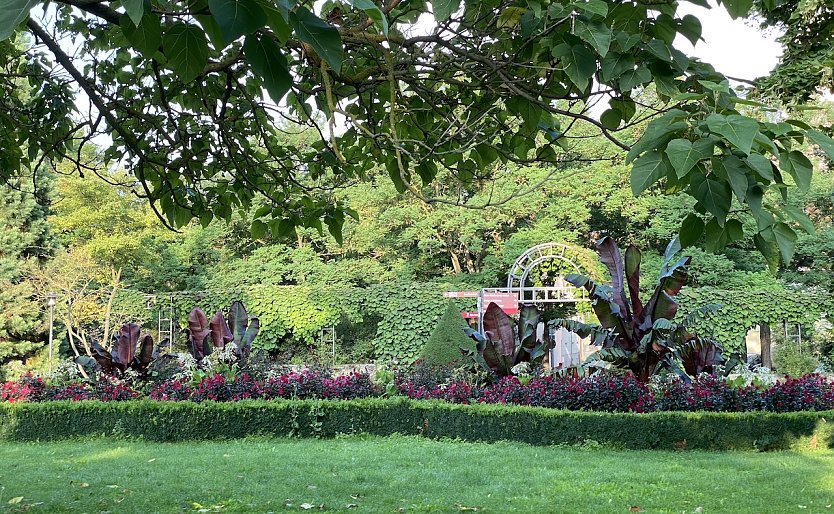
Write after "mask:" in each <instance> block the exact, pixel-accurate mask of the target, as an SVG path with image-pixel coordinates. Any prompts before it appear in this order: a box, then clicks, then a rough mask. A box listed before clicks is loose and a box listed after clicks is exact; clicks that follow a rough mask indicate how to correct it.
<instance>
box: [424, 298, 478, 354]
mask: <svg viewBox="0 0 834 514" xmlns="http://www.w3.org/2000/svg"><path fill="white" fill-rule="evenodd" d="M465 328H467V324H466V322H465V321H464V320H463V318H462V317H461V316H460V309H459V308H458V307H457V305H455V303H454V302H452V301H449V302H447V305H446V312H444V313H443V316H441V317H440V319H439V320H438V322H437V325H435V326H434V330H432V332H431V335H430V336H429V339H428V341H426V344H425V346H423V351H422V352H420V357H419V358H420V359H421V360H422V361H423V362H425V363H426V364H435V365H438V366H445V365H449V364H452V365H454V364H456V363H458V362H460V361H461V360H462V359H463V358H464V357H463V355H462V354H461V350H460V349H461V348H466V349H467V350H472V351H473V352H474V351H475V341H473V340H472V339H470V338H469V337H467V336H466V334H465V333H464V329H465Z"/></svg>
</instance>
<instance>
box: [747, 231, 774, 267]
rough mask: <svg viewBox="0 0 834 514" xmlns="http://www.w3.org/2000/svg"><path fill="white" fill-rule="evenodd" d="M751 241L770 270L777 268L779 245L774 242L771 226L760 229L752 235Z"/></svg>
mask: <svg viewBox="0 0 834 514" xmlns="http://www.w3.org/2000/svg"><path fill="white" fill-rule="evenodd" d="M753 243H754V244H755V245H756V249H757V250H758V251H759V253H761V254H762V256H763V257H764V258H765V261H766V262H767V265H768V267H769V268H770V271H772V272H775V271H776V270H777V269H778V268H779V247H778V246H777V244H776V237H775V236H774V234H773V230H772V229H771V228H769V227H768V228H767V229H765V230H762V231H761V232H759V233H758V234H756V235H755V236H753Z"/></svg>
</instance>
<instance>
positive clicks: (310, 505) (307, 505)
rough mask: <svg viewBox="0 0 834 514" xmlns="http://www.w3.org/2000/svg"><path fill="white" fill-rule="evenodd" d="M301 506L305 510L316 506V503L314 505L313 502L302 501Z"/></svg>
mask: <svg viewBox="0 0 834 514" xmlns="http://www.w3.org/2000/svg"><path fill="white" fill-rule="evenodd" d="M299 507H301V508H302V509H304V510H310V509H312V508H313V507H315V505H313V504H312V503H302V504H301V505H299Z"/></svg>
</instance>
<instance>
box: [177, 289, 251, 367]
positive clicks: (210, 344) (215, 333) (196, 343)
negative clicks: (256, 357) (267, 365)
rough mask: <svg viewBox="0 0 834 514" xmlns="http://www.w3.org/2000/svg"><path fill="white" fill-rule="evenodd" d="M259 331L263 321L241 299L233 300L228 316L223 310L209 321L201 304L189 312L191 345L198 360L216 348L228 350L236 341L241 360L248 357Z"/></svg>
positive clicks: (189, 338) (236, 353)
mask: <svg viewBox="0 0 834 514" xmlns="http://www.w3.org/2000/svg"><path fill="white" fill-rule="evenodd" d="M259 331H260V321H259V320H258V318H256V317H254V316H252V317H250V316H249V314H248V313H247V312H246V307H244V305H243V303H242V302H240V301H234V302H232V305H231V306H230V307H229V314H228V317H224V316H223V311H222V310H220V311H217V312H216V313H215V314H214V316H212V318H211V320H209V319H208V318H207V317H206V314H205V313H204V312H203V310H202V309H200V308H199V307H195V308H194V309H193V310H192V311H191V312H190V313H189V314H188V342H189V347H190V349H191V353H192V355H193V356H194V358H195V359H197V360H198V361H199V360H201V359H203V358H204V357H207V356H209V355H211V353H212V352H213V351H214V350H215V349H218V350H222V349H224V348H225V347H226V345H227V344H229V343H234V344H235V346H236V350H235V355H236V356H237V358H238V359H245V358H248V357H249V354H250V352H251V349H252V342H253V341H254V340H255V337H257V335H258V332H259Z"/></svg>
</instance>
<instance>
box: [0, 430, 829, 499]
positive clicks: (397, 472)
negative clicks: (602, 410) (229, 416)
mask: <svg viewBox="0 0 834 514" xmlns="http://www.w3.org/2000/svg"><path fill="white" fill-rule="evenodd" d="M0 486H2V499H0V508H2V509H6V510H9V511H17V510H21V511H22V510H29V511H31V512H119V513H125V512H177V511H201V510H202V511H203V512H215V511H219V512H285V511H298V512H303V511H311V512H312V511H318V510H326V511H344V512H457V511H464V510H474V509H477V511H478V512H500V513H503V512H593V513H598V512H612V513H622V512H638V511H639V512H646V513H652V512H677V513H692V512H697V513H700V512H703V513H710V512H732V513H744V512H751V513H753V512H755V513H762V512H780V513H781V512H834V506H832V504H834V453H832V452H811V453H802V454H799V453H791V452H776V453H766V454H764V453H746V452H723V453H710V452H696V451H691V452H682V453H676V452H657V451H622V450H610V449H603V448H588V447H583V448H576V447H574V448H557V447H532V446H527V445H523V444H517V443H498V444H483V443H461V442H450V441H431V440H426V439H420V438H416V437H400V436H396V437H391V438H376V437H358V436H353V437H350V438H341V439H335V440H316V439H305V440H295V439H274V440H265V439H262V440H237V441H226V442H199V443H167V444H166V443H148V442H126V441H110V440H105V439H97V440H92V441H78V440H75V441H63V442H56V443H2V444H0ZM20 497H22V498H20Z"/></svg>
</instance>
